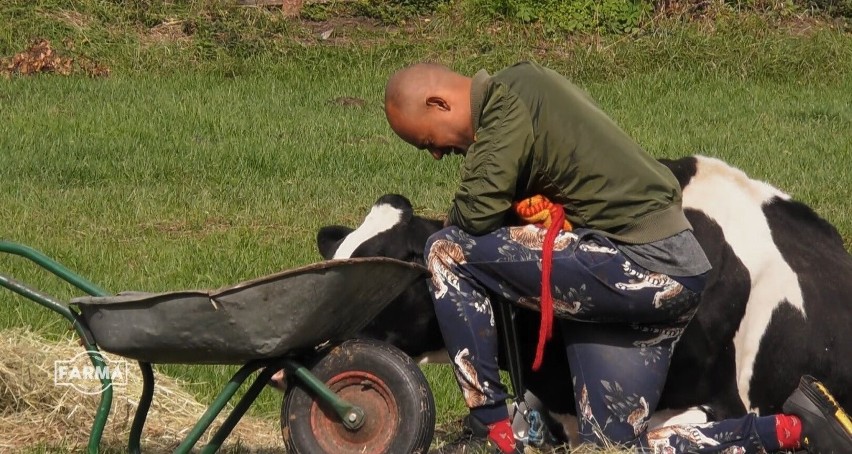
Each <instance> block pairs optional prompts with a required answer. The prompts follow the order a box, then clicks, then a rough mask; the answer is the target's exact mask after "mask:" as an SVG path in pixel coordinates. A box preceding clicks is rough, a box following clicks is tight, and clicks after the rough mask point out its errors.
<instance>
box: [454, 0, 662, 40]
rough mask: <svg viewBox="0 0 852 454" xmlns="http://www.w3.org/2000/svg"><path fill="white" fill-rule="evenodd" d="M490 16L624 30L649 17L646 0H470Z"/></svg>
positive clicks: (551, 26)
mask: <svg viewBox="0 0 852 454" xmlns="http://www.w3.org/2000/svg"><path fill="white" fill-rule="evenodd" d="M470 1H471V2H472V3H473V5H474V7H476V8H478V9H481V10H482V11H484V12H486V13H488V14H490V15H492V16H499V17H503V18H505V19H508V20H513V21H520V22H525V23H530V22H539V23H541V24H542V25H543V26H544V29H545V30H546V31H548V32H598V33H624V32H630V31H632V30H634V29H635V28H637V27H638V26H639V25H640V24H641V23H642V21H643V20H645V19H646V18H648V17H650V14H651V13H652V12H653V10H654V4H653V2H652V1H650V0H601V1H592V0H572V1H560V0H470Z"/></svg>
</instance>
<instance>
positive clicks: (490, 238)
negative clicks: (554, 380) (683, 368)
mask: <svg viewBox="0 0 852 454" xmlns="http://www.w3.org/2000/svg"><path fill="white" fill-rule="evenodd" d="M545 233H546V230H545V229H542V228H539V227H537V226H534V225H527V226H523V227H505V228H502V229H499V230H496V231H494V232H492V233H490V234H487V235H482V236H473V235H469V234H467V233H465V232H464V231H462V230H460V229H458V228H457V227H449V228H446V229H444V230H441V231H440V232H437V233H436V234H434V235H433V236H432V237H431V238H429V241H428V242H427V244H426V257H427V263H428V266H429V269H430V270H431V271H432V279H431V282H430V285H429V287H430V290H431V292H432V297H433V300H434V303H435V312H436V315H437V317H438V322H439V325H440V327H441V331H442V334H443V337H444V340H445V342H446V344H447V349H448V352H449V354H450V359H451V360H452V363H453V368H454V371H455V375H456V379H457V380H458V383H459V386H460V388H461V390H462V394H463V395H464V398H465V401H466V403H467V406H468V407H469V408H470V409H471V413H472V414H473V415H474V416H475V417H477V419H479V420H480V421H481V422H483V423H485V424H490V423H492V422H495V421H498V420H501V419H503V418H506V417H508V410H507V408H506V405H505V400H506V399H507V398H508V395H507V393H506V388H505V387H504V386H503V384H502V383H501V382H500V375H499V366H498V360H497V355H498V337H497V331H496V328H495V324H494V313H493V310H492V306H491V305H492V302H491V298H499V299H502V300H506V301H510V302H512V303H514V304H517V305H519V306H522V307H525V308H529V309H533V310H538V308H539V299H538V296H539V295H540V294H541V261H540V259H541V249H542V243H543V240H544V236H545ZM552 269H553V271H552V275H551V281H552V286H553V289H552V294H553V308H554V315H555V317H557V321H556V323H555V327H556V326H558V327H559V329H561V330H562V334H563V339H564V340H565V347H566V351H567V355H568V362H569V365H570V369H571V370H570V373H571V381H572V382H571V383H572V386H573V390H574V395H575V396H576V401H577V415H578V420H579V428H580V436H581V439H582V440H583V441H584V442H591V443H597V444H601V445H606V444H610V443H612V444H617V445H627V446H635V447H636V448H637V450H638V451H640V452H659V453H676V452H700V453H704V452H708V453H709V452H724V453H738V454H742V453H752V452H754V453H758V452H765V451H766V450H772V449H777V445H778V442H777V440H776V437H775V417H774V416H769V417H758V416H756V415H751V414H750V415H748V416H746V417H743V418H740V419H734V420H726V421H720V422H713V423H706V424H701V425H680V426H669V427H663V428H659V429H655V430H652V431H648V430H647V426H648V420H649V418H650V415H651V413H652V412H653V411H654V409H655V408H656V406H657V403H658V402H659V399H660V393H661V392H662V389H663V385H664V384H665V380H666V374H667V372H668V368H669V363H670V359H671V354H672V350H673V348H674V346H675V344H676V343H677V341H678V340H679V339H680V336H681V334H682V333H683V331H684V329H685V327H686V325H687V323H689V321H690V320H691V318H692V316H693V315H694V314H695V311H696V309H697V307H698V302H699V295H698V294H697V293H695V292H693V291H691V290H690V289H688V288H687V287H685V286H684V285H682V284H681V283H680V282H678V281H677V280H675V279H673V278H671V277H669V276H666V275H663V274H659V273H653V272H650V271H648V270H646V269H644V268H642V267H640V266H638V265H636V264H634V263H633V262H631V261H630V260H629V259H628V258H627V257H626V256H625V255H623V254H622V253H621V252H620V251H619V250H618V249H616V248H615V247H614V245H613V244H612V243H611V242H610V241H609V240H608V239H607V238H605V237H602V236H600V235H598V234H595V233H593V232H589V231H584V230H582V229H580V230H575V231H574V232H562V233H560V234H559V236H558V237H557V238H556V241H555V245H554V249H553V267H552ZM567 380H568V376H567V371H566V387H567Z"/></svg>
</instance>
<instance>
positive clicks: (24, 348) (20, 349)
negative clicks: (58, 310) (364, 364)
mask: <svg viewBox="0 0 852 454" xmlns="http://www.w3.org/2000/svg"><path fill="white" fill-rule="evenodd" d="M81 351H83V349H82V348H81V347H80V345H79V344H78V343H77V340H76V339H73V340H67V341H63V342H59V343H53V342H49V341H46V340H45V339H44V338H42V337H40V336H38V335H37V334H35V333H33V332H30V331H27V330H23V329H13V330H6V331H2V332H0V453H5V452H21V451H22V450H24V448H26V447H36V446H38V447H41V448H44V447H48V448H50V449H56V450H62V451H70V452H78V451H85V447H86V444H87V443H88V435H89V432H90V431H91V427H92V422H93V421H94V415H95V411H96V409H97V406H98V404H99V402H100V396H97V395H86V394H82V393H80V392H78V391H77V390H75V389H73V388H71V387H67V386H55V385H54V361H55V360H57V359H60V360H61V359H68V358H72V357H74V356H75V355H77V354H78V353H80V352H81ZM110 358H113V357H110ZM135 366H136V363H135V362H129V363H128V369H129V372H130V373H129V374H128V378H127V384H126V385H125V386H114V387H113V401H112V411H111V412H110V416H109V421H108V423H107V426H106V429H105V430H104V436H103V439H102V441H101V448H102V449H109V448H115V450H123V449H126V446H127V437H128V434H129V432H130V426H131V424H132V421H133V415H134V412H135V411H136V405H137V401H138V398H139V395H140V394H141V392H142V377H141V374H140V373H139V370H138V367H137V368H135V369H134V367H135ZM154 373H155V379H156V387H155V392H154V402H153V404H152V405H151V411H150V412H149V414H148V419H147V421H146V423H145V429H144V432H143V434H142V448H143V451H144V452H146V453H149V452H154V453H158V452H171V451H173V450H174V449H175V448H176V447H177V445H178V444H180V442H181V441H182V440H183V438H184V436H185V435H186V433H187V432H189V430H190V429H191V428H192V426H193V425H194V424H195V422H196V421H197V420H198V418H199V417H200V416H201V414H202V413H204V411H205V410H206V409H207V407H206V405H203V404H201V403H199V402H197V401H196V400H195V399H194V398H193V397H192V396H191V395H190V394H189V393H187V392H186V391H184V390H183V389H182V388H181V386H180V384H179V383H178V382H177V381H176V380H174V379H172V378H170V377H167V376H165V375H164V374H161V373H157V371H156V370H155V371H154ZM223 385H224V383H223ZM247 387H248V386H247V384H246V385H244V388H245V389H247ZM234 402H236V399H234ZM228 410H229V409H228V408H225V410H223V412H222V415H220V418H219V420H218V421H217V422H215V423H213V425H212V426H211V429H212V430H210V429H209V430H208V432H207V433H205V436H204V437H202V439H201V440H200V441H199V443H198V444H197V445H196V446H197V447H201V446H204V443H205V442H206V441H207V439H208V437H209V436H210V435H212V432H214V431H215V428H217V427H218V426H219V424H220V423H221V422H222V421H223V419H224V416H223V415H227V413H228ZM226 444H227V445H226V446H228V447H227V448H223V450H222V451H223V452H240V453H259V452H266V453H272V452H283V451H284V449H283V442H282V441H281V435H280V432H279V430H278V424H277V421H269V420H259V419H258V418H253V417H251V416H245V417H243V419H242V421H240V423H239V424H238V425H237V427H236V428H235V429H234V432H233V433H232V434H231V435H230V436H229V437H228V439H227V440H226ZM109 450H112V449H109Z"/></svg>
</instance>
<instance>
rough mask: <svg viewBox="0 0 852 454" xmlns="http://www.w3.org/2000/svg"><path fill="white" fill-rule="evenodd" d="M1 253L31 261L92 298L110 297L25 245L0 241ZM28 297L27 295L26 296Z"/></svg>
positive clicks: (100, 289)
mask: <svg viewBox="0 0 852 454" xmlns="http://www.w3.org/2000/svg"><path fill="white" fill-rule="evenodd" d="M0 252H5V253H7V254H14V255H19V256H21V257H24V258H26V259H29V260H30V261H32V262H34V263H35V264H37V265H39V266H40V267H42V268H44V269H46V270H47V271H50V272H51V273H53V274H54V275H56V276H57V277H59V278H60V279H62V280H64V281H65V282H68V283H69V284H71V285H73V286H74V287H77V288H78V289H80V290H82V291H84V292H86V293H88V294H89V295H92V296H108V295H109V293H108V292H107V291H106V290H103V289H102V288H100V287H98V286H97V285H95V284H93V283H91V282H89V281H88V280H86V279H84V278H83V277H82V276H80V275H78V274H76V273H74V272H73V271H71V270H69V269H68V268H66V267H64V266H62V264H60V263H59V262H57V261H56V260H53V259H52V258H50V257H48V256H46V255H44V254H42V253H41V252H39V251H37V250H35V249H33V248H31V247H29V246H24V245H23V244H18V243H13V242H11V241H5V240H0ZM24 296H26V295H24Z"/></svg>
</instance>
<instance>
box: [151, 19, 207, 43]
mask: <svg viewBox="0 0 852 454" xmlns="http://www.w3.org/2000/svg"><path fill="white" fill-rule="evenodd" d="M193 33H194V25H192V24H190V23H188V22H186V21H183V20H179V19H168V20H165V21H163V22H161V23H159V24H157V25H155V26H153V27H151V28H149V29H144V30H140V32H139V41H140V42H141V43H142V44H143V45H144V44H148V45H150V44H170V43H186V42H189V41H190V40H191V39H192V35H193Z"/></svg>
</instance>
